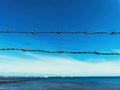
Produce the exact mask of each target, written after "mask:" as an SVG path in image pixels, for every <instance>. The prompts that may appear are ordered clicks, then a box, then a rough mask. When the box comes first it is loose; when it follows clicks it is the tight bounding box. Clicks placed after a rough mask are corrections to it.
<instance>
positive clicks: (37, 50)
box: [0, 48, 120, 55]
mask: <svg viewBox="0 0 120 90" xmlns="http://www.w3.org/2000/svg"><path fill="white" fill-rule="evenodd" d="M0 51H22V52H42V53H51V54H95V55H120V53H114V52H99V51H94V52H73V51H63V50H58V51H49V50H39V49H36V50H35V49H27V48H0Z"/></svg>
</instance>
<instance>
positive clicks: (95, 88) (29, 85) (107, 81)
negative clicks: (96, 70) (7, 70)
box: [0, 77, 120, 90]
mask: <svg viewBox="0 0 120 90" xmlns="http://www.w3.org/2000/svg"><path fill="white" fill-rule="evenodd" d="M21 79H27V80H30V81H24V82H10V83H3V84H0V90H120V78H119V77H114V78H113V77H111V78H110V77H109V78H105V77H104V78H100V77H99V78H98V77H96V78H95V77H94V78H93V77H89V78H0V80H21Z"/></svg>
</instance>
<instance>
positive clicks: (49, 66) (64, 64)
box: [0, 54, 120, 76]
mask: <svg viewBox="0 0 120 90" xmlns="http://www.w3.org/2000/svg"><path fill="white" fill-rule="evenodd" d="M29 55H30V56H32V57H34V59H22V58H17V57H11V56H0V60H1V61H0V75H43V76H44V75H48V76H114V75H120V61H118V60H117V61H114V62H113V61H110V62H108V61H107V62H105V61H103V62H97V63H92V62H83V61H80V60H76V59H73V58H61V57H55V56H42V55H34V54H29ZM101 60H102V59H101Z"/></svg>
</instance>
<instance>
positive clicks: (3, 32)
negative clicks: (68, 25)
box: [0, 30, 120, 35]
mask: <svg viewBox="0 0 120 90" xmlns="http://www.w3.org/2000/svg"><path fill="white" fill-rule="evenodd" d="M0 34H33V35H36V34H59V35H61V34H85V35H87V34H110V35H115V34H120V32H64V31H57V32H39V31H26V32H25V31H11V30H5V31H0Z"/></svg>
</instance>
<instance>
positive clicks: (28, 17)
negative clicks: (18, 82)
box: [0, 0, 120, 76]
mask: <svg viewBox="0 0 120 90" xmlns="http://www.w3.org/2000/svg"><path fill="white" fill-rule="evenodd" d="M6 29H10V30H14V31H33V30H34V31H90V32H92V31H119V30H120V1H119V0H1V1H0V30H6ZM119 41H120V36H119V35H15V34H13V35H10V34H9V35H8V34H4V35H3V34H0V48H3V47H4V48H5V47H6V48H7V47H17V48H30V49H45V50H68V51H101V52H120V43H119ZM119 60H120V57H119V56H101V55H100V56H95V55H70V54H64V55H57V54H44V53H23V52H16V51H14V52H12V51H0V75H19V74H21V75H60V76H61V75H62V76H63V75H77V76H89V75H90V76H95V75H120V72H119V71H117V70H116V69H120V66H119V64H120V63H119ZM36 62H38V63H39V64H37V63H36ZM32 63H33V64H32ZM77 63H78V64H77ZM76 64H77V65H76ZM56 65H57V66H56ZM71 66H73V67H75V66H76V67H75V68H73V69H72V68H71ZM105 66H106V67H107V68H108V69H105ZM23 67H25V68H26V69H24V68H23ZM33 67H34V68H33ZM41 68H42V69H41ZM55 68H56V69H55ZM63 69H64V70H63ZM111 70H112V71H111ZM56 71H57V72H56ZM98 71H99V72H100V73H102V74H100V73H99V72H98ZM66 72H67V74H66Z"/></svg>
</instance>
